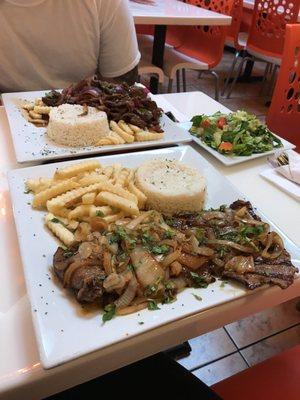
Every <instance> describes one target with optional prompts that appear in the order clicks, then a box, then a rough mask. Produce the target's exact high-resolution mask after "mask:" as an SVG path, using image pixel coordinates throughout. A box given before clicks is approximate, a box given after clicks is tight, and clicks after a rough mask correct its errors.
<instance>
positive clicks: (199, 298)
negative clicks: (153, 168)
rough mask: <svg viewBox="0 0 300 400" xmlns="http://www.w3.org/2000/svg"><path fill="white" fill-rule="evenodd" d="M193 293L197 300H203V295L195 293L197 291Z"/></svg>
mask: <svg viewBox="0 0 300 400" xmlns="http://www.w3.org/2000/svg"><path fill="white" fill-rule="evenodd" d="M192 295H193V296H194V297H195V299H196V300H198V301H202V297H201V296H198V295H197V294H195V293H192Z"/></svg>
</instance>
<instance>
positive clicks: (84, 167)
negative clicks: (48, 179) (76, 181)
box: [54, 161, 101, 179]
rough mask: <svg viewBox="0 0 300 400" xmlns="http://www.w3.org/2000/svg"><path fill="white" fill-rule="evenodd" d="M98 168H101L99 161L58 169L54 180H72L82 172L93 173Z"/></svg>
mask: <svg viewBox="0 0 300 400" xmlns="http://www.w3.org/2000/svg"><path fill="white" fill-rule="evenodd" d="M96 168H101V165H100V163H99V162H98V161H84V162H82V163H78V164H73V165H70V166H67V167H64V168H60V169H58V170H57V171H56V172H55V174H54V179H67V178H71V177H73V176H76V175H78V174H80V173H82V172H87V171H93V170H95V169H96Z"/></svg>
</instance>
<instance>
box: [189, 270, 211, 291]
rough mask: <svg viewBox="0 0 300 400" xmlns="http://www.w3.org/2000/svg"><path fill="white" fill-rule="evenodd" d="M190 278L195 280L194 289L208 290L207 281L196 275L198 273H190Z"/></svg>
mask: <svg viewBox="0 0 300 400" xmlns="http://www.w3.org/2000/svg"><path fill="white" fill-rule="evenodd" d="M190 276H191V278H192V280H193V283H194V287H197V288H206V287H207V286H208V284H207V282H206V281H205V279H204V278H203V277H202V276H200V275H198V274H196V272H192V271H190Z"/></svg>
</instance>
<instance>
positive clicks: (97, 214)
mask: <svg viewBox="0 0 300 400" xmlns="http://www.w3.org/2000/svg"><path fill="white" fill-rule="evenodd" d="M96 217H104V213H103V212H102V211H101V210H97V211H96Z"/></svg>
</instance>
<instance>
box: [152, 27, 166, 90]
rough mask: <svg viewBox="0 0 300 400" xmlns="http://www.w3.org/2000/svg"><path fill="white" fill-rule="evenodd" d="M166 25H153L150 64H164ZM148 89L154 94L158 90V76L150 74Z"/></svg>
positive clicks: (159, 65) (160, 65)
mask: <svg viewBox="0 0 300 400" xmlns="http://www.w3.org/2000/svg"><path fill="white" fill-rule="evenodd" d="M166 33H167V26H166V25H155V30H154V41H153V52H152V64H153V65H156V66H157V67H159V68H162V67H163V65H164V51H165V42H166ZM150 90H151V92H152V93H154V94H156V93H157V91H158V78H157V77H154V76H152V77H151V79H150Z"/></svg>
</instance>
